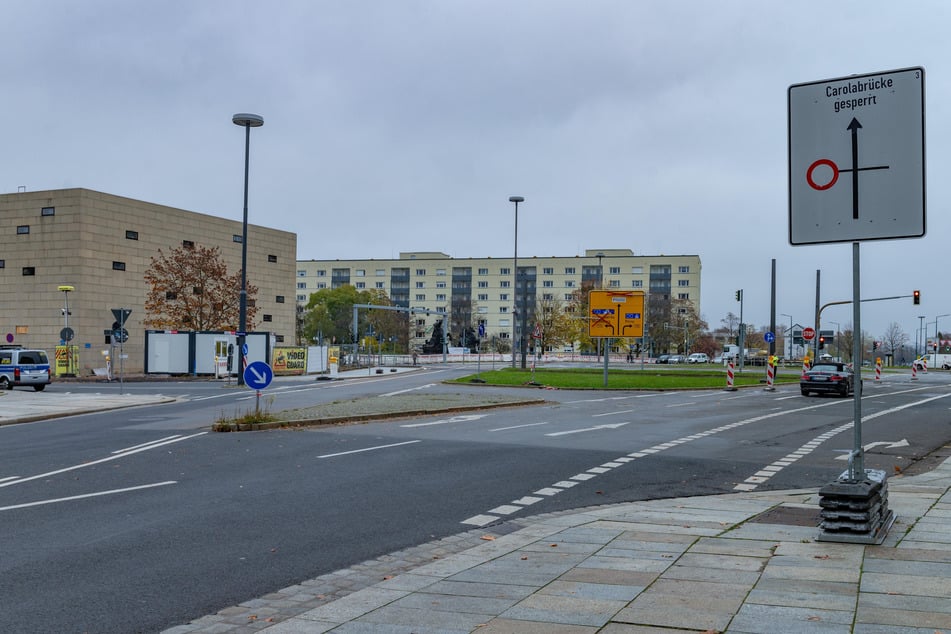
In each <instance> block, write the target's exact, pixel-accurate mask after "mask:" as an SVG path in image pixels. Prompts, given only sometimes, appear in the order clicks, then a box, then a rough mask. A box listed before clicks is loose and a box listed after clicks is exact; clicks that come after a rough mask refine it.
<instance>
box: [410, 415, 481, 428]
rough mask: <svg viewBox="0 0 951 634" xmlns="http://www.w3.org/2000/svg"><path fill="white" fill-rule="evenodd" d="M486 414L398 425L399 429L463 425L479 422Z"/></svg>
mask: <svg viewBox="0 0 951 634" xmlns="http://www.w3.org/2000/svg"><path fill="white" fill-rule="evenodd" d="M486 416H488V414H461V415H459V416H453V417H452V418H443V419H440V420H434V421H431V422H428V423H409V424H407V425H400V427H429V426H430V425H448V424H449V423H465V422H468V421H470V420H479V419H480V418H485V417H486Z"/></svg>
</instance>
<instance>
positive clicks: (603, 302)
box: [588, 290, 644, 337]
mask: <svg viewBox="0 0 951 634" xmlns="http://www.w3.org/2000/svg"><path fill="white" fill-rule="evenodd" d="M588 310H589V314H588V335H589V336H590V337H643V336H644V291H604V290H601V291H591V292H590V293H589V294H588Z"/></svg>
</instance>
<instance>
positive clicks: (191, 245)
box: [182, 240, 195, 249]
mask: <svg viewBox="0 0 951 634" xmlns="http://www.w3.org/2000/svg"><path fill="white" fill-rule="evenodd" d="M182 246H183V247H185V248H186V249H194V248H195V243H194V242H192V241H191V240H182Z"/></svg>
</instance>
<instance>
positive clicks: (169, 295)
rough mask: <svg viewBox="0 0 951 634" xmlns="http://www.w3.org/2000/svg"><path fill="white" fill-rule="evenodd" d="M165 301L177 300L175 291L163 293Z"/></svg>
mask: <svg viewBox="0 0 951 634" xmlns="http://www.w3.org/2000/svg"><path fill="white" fill-rule="evenodd" d="M165 299H166V300H169V301H171V300H175V299H178V293H176V292H175V291H165Z"/></svg>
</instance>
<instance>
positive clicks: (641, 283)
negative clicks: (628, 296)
mask: <svg viewBox="0 0 951 634" xmlns="http://www.w3.org/2000/svg"><path fill="white" fill-rule="evenodd" d="M631 288H644V280H631Z"/></svg>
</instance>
